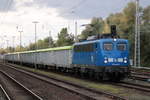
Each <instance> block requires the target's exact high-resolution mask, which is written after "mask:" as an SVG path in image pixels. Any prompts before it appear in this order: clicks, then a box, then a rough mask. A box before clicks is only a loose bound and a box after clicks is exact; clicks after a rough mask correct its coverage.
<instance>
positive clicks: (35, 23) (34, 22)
mask: <svg viewBox="0 0 150 100" xmlns="http://www.w3.org/2000/svg"><path fill="white" fill-rule="evenodd" d="M32 23H33V24H34V25H35V26H34V29H35V34H34V35H35V51H36V50H37V43H36V38H37V37H36V35H37V33H36V26H37V23H39V22H38V21H33V22H32ZM34 58H35V62H34V66H35V69H37V66H36V62H37V57H36V53H35V56H34Z"/></svg>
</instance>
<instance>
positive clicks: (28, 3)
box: [0, 0, 150, 47]
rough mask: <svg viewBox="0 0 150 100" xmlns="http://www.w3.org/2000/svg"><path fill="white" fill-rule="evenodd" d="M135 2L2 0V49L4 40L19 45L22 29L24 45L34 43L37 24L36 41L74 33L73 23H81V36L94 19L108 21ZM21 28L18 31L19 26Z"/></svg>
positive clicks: (142, 2)
mask: <svg viewBox="0 0 150 100" xmlns="http://www.w3.org/2000/svg"><path fill="white" fill-rule="evenodd" d="M131 1H135V0H0V36H1V37H0V38H1V39H0V40H1V41H0V42H1V43H0V46H1V47H4V46H5V47H6V44H7V43H6V42H4V40H5V41H6V40H9V43H8V44H9V45H12V36H15V45H19V33H18V30H23V33H22V45H25V44H28V43H29V42H34V24H33V23H32V22H33V21H38V22H39V23H38V24H37V38H38V39H42V38H44V37H47V36H48V35H49V31H51V35H52V37H53V38H55V39H56V37H57V33H58V32H59V31H60V30H61V28H63V27H67V28H68V29H69V33H72V34H74V27H75V26H74V22H75V21H77V22H78V34H80V32H81V30H83V29H84V27H81V25H82V24H87V23H89V22H90V20H91V18H92V17H102V18H106V17H107V16H109V14H111V13H116V12H120V11H121V10H122V9H123V8H124V7H125V6H126V4H127V3H128V2H131ZM140 5H141V6H142V7H146V6H148V5H150V0H140ZM17 26H19V29H17V28H16V27H17Z"/></svg>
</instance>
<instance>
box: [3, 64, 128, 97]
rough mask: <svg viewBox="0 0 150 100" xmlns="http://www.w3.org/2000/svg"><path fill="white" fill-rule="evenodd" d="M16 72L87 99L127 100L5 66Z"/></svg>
mask: <svg viewBox="0 0 150 100" xmlns="http://www.w3.org/2000/svg"><path fill="white" fill-rule="evenodd" d="M5 66H7V67H9V68H11V69H13V70H15V71H18V72H21V73H22V74H26V75H29V76H32V77H35V78H37V79H39V80H42V81H44V82H47V83H49V84H53V85H56V86H58V87H61V88H64V89H66V90H68V91H70V92H73V93H76V94H78V95H81V96H82V97H85V98H86V99H90V100H102V99H103V100H112V99H113V100H126V98H124V97H121V96H118V95H114V94H111V93H109V92H104V91H97V90H94V89H91V88H86V87H83V86H80V85H77V84H74V83H71V82H66V81H64V80H60V79H55V78H51V77H48V76H45V75H42V74H37V73H34V72H31V71H25V70H22V69H18V68H15V67H14V66H11V65H5Z"/></svg>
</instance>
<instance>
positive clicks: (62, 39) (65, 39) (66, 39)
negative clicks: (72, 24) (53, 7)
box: [56, 28, 74, 46]
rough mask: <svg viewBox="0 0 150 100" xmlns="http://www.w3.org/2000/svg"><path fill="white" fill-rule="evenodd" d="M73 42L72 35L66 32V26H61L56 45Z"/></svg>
mask: <svg viewBox="0 0 150 100" xmlns="http://www.w3.org/2000/svg"><path fill="white" fill-rule="evenodd" d="M73 43H74V36H73V35H72V34H68V31H67V28H62V29H61V31H60V33H58V40H57V42H56V46H67V45H72V44H73Z"/></svg>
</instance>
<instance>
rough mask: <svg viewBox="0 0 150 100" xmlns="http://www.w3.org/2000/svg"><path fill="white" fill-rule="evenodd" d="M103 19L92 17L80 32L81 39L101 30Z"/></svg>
mask: <svg viewBox="0 0 150 100" xmlns="http://www.w3.org/2000/svg"><path fill="white" fill-rule="evenodd" d="M103 25H104V21H103V19H102V18H96V17H94V18H93V19H92V20H91V23H90V24H88V25H86V27H85V30H83V31H82V33H81V36H80V37H81V39H87V37H88V36H92V35H96V34H100V33H102V32H103Z"/></svg>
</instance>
